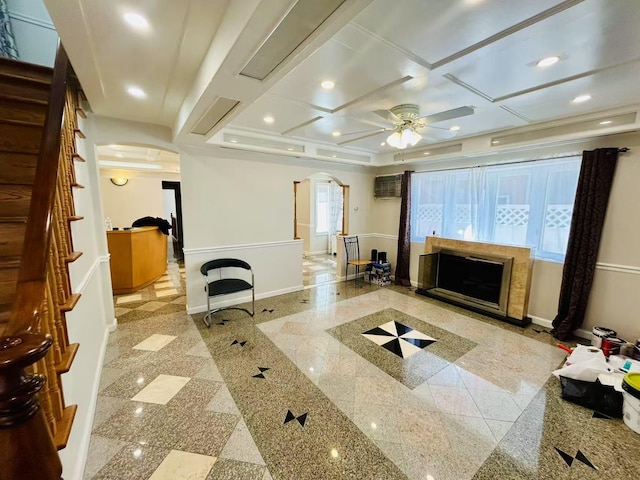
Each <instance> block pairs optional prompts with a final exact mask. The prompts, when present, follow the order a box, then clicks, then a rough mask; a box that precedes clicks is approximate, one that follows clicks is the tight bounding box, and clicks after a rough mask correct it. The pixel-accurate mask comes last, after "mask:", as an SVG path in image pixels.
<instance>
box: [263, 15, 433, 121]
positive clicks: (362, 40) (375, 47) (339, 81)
mask: <svg viewBox="0 0 640 480" xmlns="http://www.w3.org/2000/svg"><path fill="white" fill-rule="evenodd" d="M426 72H427V70H426V69H424V68H422V67H419V66H417V65H416V64H414V63H413V62H411V61H410V60H409V59H407V58H406V57H404V56H403V55H399V54H398V52H397V51H396V50H394V49H392V48H390V47H388V46H386V45H381V44H380V43H379V42H377V41H375V40H373V39H372V38H371V37H370V36H368V35H366V34H364V33H363V32H361V31H359V30H357V29H355V28H354V27H352V26H349V25H347V26H346V27H344V28H343V29H342V30H341V31H340V32H339V33H338V34H337V35H336V36H335V37H334V38H332V39H331V40H329V41H328V42H327V43H325V44H324V45H323V46H322V47H320V48H319V49H318V50H317V51H316V52H315V53H314V54H313V55H311V56H310V57H309V58H307V59H306V60H304V61H303V62H302V63H301V64H300V65H299V66H298V67H297V68H296V69H295V70H293V71H292V72H291V73H290V74H289V75H287V76H286V77H285V78H284V79H283V80H282V81H281V82H279V83H278V85H276V86H275V87H274V88H273V89H272V90H271V92H272V93H275V94H277V95H280V96H283V97H287V98H291V99H293V100H297V101H300V102H306V103H308V104H313V105H317V106H320V107H322V108H325V109H328V110H333V109H336V108H339V107H341V106H342V105H344V104H346V103H348V102H351V101H353V100H355V99H357V98H360V97H362V96H365V95H367V94H369V93H371V92H373V91H375V90H377V89H380V88H382V87H384V86H385V85H388V84H391V83H393V82H395V81H397V80H399V79H401V78H402V77H405V76H407V75H411V76H416V75H425V74H426ZM324 80H330V81H332V82H334V83H335V86H334V87H333V89H331V90H324V89H323V88H322V87H321V85H320V84H321V83H322V82H323V81H324Z"/></svg>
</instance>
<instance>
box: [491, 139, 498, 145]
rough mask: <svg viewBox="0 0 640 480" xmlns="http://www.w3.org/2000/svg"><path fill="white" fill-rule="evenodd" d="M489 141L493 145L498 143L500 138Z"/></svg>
mask: <svg viewBox="0 0 640 480" xmlns="http://www.w3.org/2000/svg"><path fill="white" fill-rule="evenodd" d="M491 143H492V144H493V145H497V144H499V143H500V140H493V141H492V142H491Z"/></svg>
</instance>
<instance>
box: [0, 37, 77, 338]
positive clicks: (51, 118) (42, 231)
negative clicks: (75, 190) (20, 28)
mask: <svg viewBox="0 0 640 480" xmlns="http://www.w3.org/2000/svg"><path fill="white" fill-rule="evenodd" d="M69 71H70V63H69V58H68V57H67V53H66V52H65V50H64V48H63V47H62V44H61V45H60V46H59V48H58V53H57V54H56V61H55V66H54V69H53V80H52V83H51V93H50V95H49V104H48V109H47V116H46V119H45V124H44V130H43V132H42V141H41V148H40V154H39V156H38V164H37V167H36V173H35V181H34V184H33V194H32V197H31V205H30V207H29V217H28V221H27V226H26V231H25V238H24V247H23V250H22V252H23V253H22V264H21V266H20V273H19V276H18V283H17V286H16V296H15V301H14V307H13V309H12V311H11V316H10V317H9V324H8V326H7V328H6V330H5V332H4V335H6V336H12V335H16V334H18V333H20V332H25V331H31V330H32V329H33V328H34V326H35V325H36V324H37V322H38V320H39V317H40V309H41V306H42V299H43V298H44V292H45V285H46V273H47V263H48V257H49V245H50V242H51V233H52V229H53V225H52V217H53V210H54V200H55V196H56V186H57V181H58V169H59V168H58V164H59V152H60V132H61V125H62V114H63V111H64V105H65V101H66V97H65V92H66V88H67V79H68V78H69Z"/></svg>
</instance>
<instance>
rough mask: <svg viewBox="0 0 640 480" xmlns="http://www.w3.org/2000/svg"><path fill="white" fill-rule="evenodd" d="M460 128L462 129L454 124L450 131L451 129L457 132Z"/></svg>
mask: <svg viewBox="0 0 640 480" xmlns="http://www.w3.org/2000/svg"><path fill="white" fill-rule="evenodd" d="M458 130H460V127H459V126H458V125H454V126H453V127H451V128H450V129H449V131H451V132H457V131H458Z"/></svg>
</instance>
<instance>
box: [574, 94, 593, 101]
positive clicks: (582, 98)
mask: <svg viewBox="0 0 640 480" xmlns="http://www.w3.org/2000/svg"><path fill="white" fill-rule="evenodd" d="M588 100H591V95H589V94H584V95H578V96H577V97H576V98H574V99H573V100H571V103H582V102H586V101H588Z"/></svg>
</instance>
